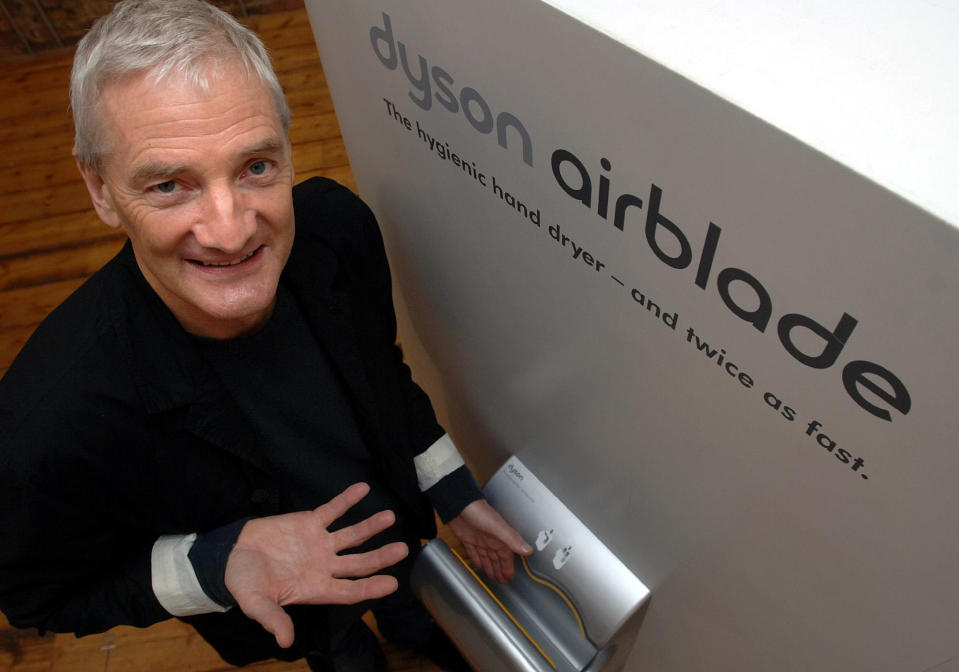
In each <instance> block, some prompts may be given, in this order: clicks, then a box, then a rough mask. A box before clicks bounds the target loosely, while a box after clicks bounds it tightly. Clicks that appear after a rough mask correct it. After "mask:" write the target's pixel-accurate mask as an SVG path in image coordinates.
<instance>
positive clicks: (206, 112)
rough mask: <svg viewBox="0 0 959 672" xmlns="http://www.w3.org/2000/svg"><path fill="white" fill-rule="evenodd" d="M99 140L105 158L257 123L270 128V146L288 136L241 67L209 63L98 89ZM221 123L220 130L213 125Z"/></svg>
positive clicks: (139, 75)
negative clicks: (138, 147)
mask: <svg viewBox="0 0 959 672" xmlns="http://www.w3.org/2000/svg"><path fill="white" fill-rule="evenodd" d="M98 107H99V110H98V112H99V114H98V115H97V116H98V119H99V120H100V129H99V130H100V139H101V145H100V146H101V147H102V148H103V150H104V151H103V155H104V159H105V160H106V161H107V162H109V160H110V157H111V155H115V154H117V153H118V152H122V151H123V150H124V149H127V147H126V146H125V145H123V144H121V143H129V142H131V141H134V142H137V143H138V144H139V145H144V144H148V143H150V142H151V140H152V139H155V140H157V141H158V140H159V139H160V138H162V137H164V136H170V135H174V136H179V137H189V136H190V135H191V134H196V135H197V136H198V137H199V136H201V135H205V134H209V133H210V132H211V129H215V130H217V129H218V131H219V132H220V133H222V137H223V139H224V141H226V140H228V139H229V138H230V136H231V131H233V132H236V133H240V132H243V131H244V130H248V129H249V120H250V119H251V118H255V119H256V120H257V122H258V124H259V126H261V127H269V128H270V135H271V136H272V139H273V140H274V141H281V142H286V141H287V140H286V131H285V128H284V127H283V124H282V121H281V118H280V114H279V112H278V111H277V110H276V106H275V105H274V104H273V101H272V97H271V95H270V93H269V90H268V89H267V87H266V86H265V85H264V84H263V83H262V82H261V81H260V80H259V79H258V78H257V77H256V75H255V74H251V73H250V72H248V71H247V70H246V69H245V68H243V66H242V64H241V63H237V62H229V61H222V60H216V59H211V60H210V61H209V62H208V63H206V64H205V67H203V68H202V69H197V70H196V71H193V72H183V71H178V70H173V71H158V70H156V69H152V70H146V71H140V72H134V73H128V74H127V75H124V76H123V77H119V78H115V79H114V80H112V81H110V82H109V83H107V84H106V85H105V86H103V87H102V88H101V92H100V96H99V99H98ZM218 122H219V126H217V123H218Z"/></svg>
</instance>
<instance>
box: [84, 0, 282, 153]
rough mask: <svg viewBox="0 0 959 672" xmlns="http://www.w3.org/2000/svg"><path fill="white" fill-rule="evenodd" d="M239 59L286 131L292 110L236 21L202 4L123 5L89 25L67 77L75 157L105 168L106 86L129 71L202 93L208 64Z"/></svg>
mask: <svg viewBox="0 0 959 672" xmlns="http://www.w3.org/2000/svg"><path fill="white" fill-rule="evenodd" d="M232 59H235V60H238V61H240V62H241V63H242V64H243V66H244V68H245V69H246V72H247V74H248V75H250V76H256V77H257V78H259V80H260V81H261V82H262V83H263V85H264V86H265V87H266V89H267V91H268V92H269V93H270V96H271V97H272V99H273V104H274V107H275V108H276V111H277V114H278V115H279V118H280V122H281V123H282V124H283V129H284V131H289V128H290V108H289V106H288V105H287V102H286V98H285V96H284V95H283V88H282V87H281V86H280V82H279V80H278V79H277V77H276V73H275V72H274V71H273V66H272V65H271V64H270V57H269V55H268V54H267V51H266V47H264V46H263V43H262V42H261V41H260V38H258V37H257V36H256V35H255V34H254V33H253V32H252V31H250V30H249V29H247V28H244V27H243V26H242V25H240V24H239V23H238V22H237V21H236V19H234V18H233V17H232V16H230V15H229V14H227V13H226V12H223V11H221V10H219V9H217V8H216V7H213V6H211V5H209V4H207V3H206V2H203V1H202V0H123V1H122V2H119V3H117V4H116V5H115V6H114V8H113V10H112V11H111V12H110V13H109V14H107V15H106V16H103V17H101V18H100V19H98V20H97V21H96V23H94V24H93V27H92V28H91V29H90V32H88V33H87V34H86V35H85V36H84V37H83V39H82V40H80V43H79V44H78V45H77V51H76V55H75V56H74V59H73V72H72V73H71V75H70V104H71V107H72V109H73V123H74V127H75V128H76V139H75V141H74V154H75V155H76V157H77V160H78V161H79V162H80V163H82V164H83V165H86V166H91V167H97V168H99V167H102V166H101V161H102V159H103V155H104V153H105V152H106V151H107V150H106V148H105V146H104V142H105V138H104V133H103V130H104V129H102V128H101V125H100V123H99V122H100V121H101V119H100V114H99V112H100V110H99V100H100V94H101V92H102V91H103V89H104V87H106V86H107V85H108V84H110V83H111V82H113V81H116V80H118V79H120V78H122V77H124V76H127V75H131V74H134V73H147V74H148V75H149V76H150V77H152V78H153V79H155V80H156V81H160V80H162V79H164V78H165V77H168V76H170V75H171V74H177V75H179V76H182V77H183V78H184V79H185V80H186V81H187V82H189V83H191V84H194V85H196V86H199V87H201V88H202V89H207V88H208V87H209V84H210V77H215V76H216V75H215V72H213V71H212V70H211V62H214V63H215V62H224V61H228V60H232Z"/></svg>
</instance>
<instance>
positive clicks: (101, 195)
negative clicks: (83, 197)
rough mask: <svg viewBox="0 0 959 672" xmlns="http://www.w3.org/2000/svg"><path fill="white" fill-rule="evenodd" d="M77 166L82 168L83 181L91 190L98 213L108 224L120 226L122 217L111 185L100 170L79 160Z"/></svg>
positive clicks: (116, 227) (115, 227) (113, 226)
mask: <svg viewBox="0 0 959 672" xmlns="http://www.w3.org/2000/svg"><path fill="white" fill-rule="evenodd" d="M77 168H79V169H80V174H81V175H82V176H83V181H84V182H85V183H86V185H87V191H88V192H90V200H92V201H93V208H94V209H95V210H96V211H97V215H99V217H100V219H102V220H103V222H104V224H106V225H107V226H109V227H112V228H114V229H118V228H120V218H119V216H118V213H117V211H116V208H115V207H114V205H113V198H112V197H111V195H110V191H109V187H107V185H106V182H104V181H103V177H102V176H101V174H100V170H98V169H97V168H94V167H92V166H88V165H86V164H84V163H82V162H80V161H77Z"/></svg>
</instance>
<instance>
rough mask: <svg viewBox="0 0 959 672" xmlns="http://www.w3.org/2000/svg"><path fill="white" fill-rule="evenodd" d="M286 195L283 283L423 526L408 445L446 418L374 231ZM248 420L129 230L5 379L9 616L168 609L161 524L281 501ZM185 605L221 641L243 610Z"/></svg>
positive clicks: (193, 524)
mask: <svg viewBox="0 0 959 672" xmlns="http://www.w3.org/2000/svg"><path fill="white" fill-rule="evenodd" d="M294 205H295V212H296V237H295V242H294V245H293V251H292V253H291V256H290V260H289V262H288V264H287V266H286V268H285V269H284V272H283V281H284V282H286V283H287V284H288V286H289V287H290V288H291V289H292V290H293V294H294V296H295V298H296V299H297V301H298V302H299V303H300V305H301V306H302V307H303V309H304V312H305V314H306V316H307V319H308V321H309V322H310V325H311V327H312V329H313V330H314V332H315V334H316V336H317V338H318V340H319V341H320V343H321V344H322V345H323V346H324V347H325V348H326V350H327V352H328V354H329V355H330V358H331V360H332V361H333V363H334V367H335V369H336V370H337V372H338V373H339V374H340V376H341V378H342V379H343V380H344V381H346V384H347V386H348V388H349V392H350V396H351V399H352V402H353V404H354V407H355V408H356V410H357V415H358V417H359V419H360V427H361V431H362V432H363V434H364V439H365V441H366V444H367V446H368V448H369V449H370V451H371V452H372V453H373V455H374V456H375V458H376V461H377V464H378V465H379V467H380V468H381V476H382V478H383V479H384V480H385V482H387V483H389V485H390V487H391V488H392V489H393V490H394V492H395V495H396V496H397V497H398V499H399V500H400V501H402V502H404V503H405V504H406V506H407V507H408V509H409V512H408V513H409V515H410V516H411V518H412V520H413V521H414V525H415V527H416V530H415V531H416V532H417V533H418V534H419V536H421V537H428V536H432V535H433V534H435V525H434V522H433V516H432V509H431V508H430V506H429V505H428V503H427V501H426V499H425V498H424V497H423V495H422V494H421V493H420V492H419V489H418V486H417V482H416V474H415V469H414V466H413V462H412V457H413V456H414V455H416V454H418V453H420V452H422V451H423V450H425V449H426V448H428V447H429V446H430V445H431V444H432V443H433V442H434V441H436V440H437V439H438V438H439V437H441V436H442V434H443V430H442V428H440V426H439V425H438V424H437V422H436V419H435V417H434V414H433V410H432V408H431V406H430V402H429V400H428V399H427V397H426V395H425V394H424V393H423V392H422V390H420V388H419V387H418V386H417V385H416V384H415V383H414V382H413V381H412V380H411V377H410V371H409V369H408V368H407V367H406V366H405V364H403V362H402V356H401V353H400V351H399V348H398V347H397V346H396V344H395V338H396V325H395V317H394V312H393V304H392V296H391V283H390V275H389V269H388V266H387V262H386V256H385V252H384V249H383V243H382V239H381V237H380V233H379V229H378V228H377V225H376V222H375V220H374V218H373V215H372V213H371V212H370V211H369V210H368V209H367V208H366V206H365V205H363V204H362V202H360V201H359V199H357V198H356V197H355V196H354V195H353V194H352V193H351V192H349V191H348V190H347V189H345V188H343V187H341V186H339V185H337V184H335V183H334V182H331V181H329V180H323V179H314V180H309V181H307V182H305V183H303V184H301V185H299V186H297V187H296V188H295V189H294ZM252 435H253V433H252V432H251V431H250V428H249V427H248V426H246V424H245V422H244V421H243V420H242V416H241V414H240V413H239V411H238V410H237V409H236V407H235V405H234V403H233V401H232V400H231V398H230V396H229V394H228V393H227V391H226V390H225V389H224V388H223V386H222V384H221V383H220V382H219V380H218V379H217V378H216V376H215V375H214V374H213V372H212V371H211V369H210V368H209V366H208V365H207V364H206V363H205V362H204V361H203V359H202V358H201V357H200V356H199V353H198V352H197V348H196V346H195V344H194V342H193V341H192V340H191V338H190V337H189V336H188V335H187V334H186V333H185V332H184V331H183V329H182V328H181V327H180V325H179V324H178V322H177V321H176V319H175V318H174V317H173V315H172V314H171V313H170V311H169V310H168V309H167V308H166V306H165V305H164V304H163V303H162V302H161V301H160V299H159V298H158V297H157V295H156V294H155V293H154V292H153V291H152V289H151V288H150V287H149V285H148V284H147V283H146V281H145V280H144V278H143V276H142V274H141V273H140V271H139V269H138V267H137V264H136V261H135V259H134V257H133V253H132V250H131V248H130V245H129V243H128V244H127V245H126V246H125V247H124V249H123V250H122V251H121V252H120V253H119V254H118V255H117V256H116V257H115V258H114V259H113V260H111V261H110V262H109V263H108V264H107V265H106V266H105V267H104V268H102V269H101V270H100V271H98V272H97V273H96V274H95V275H93V276H92V277H91V278H90V279H89V280H88V281H87V282H86V283H85V284H84V285H83V286H82V287H80V288H79V289H78V290H77V292H76V293H75V294H73V295H72V296H71V297H70V298H69V299H68V300H67V301H66V302H65V303H64V304H63V305H61V306H60V307H59V308H57V309H56V310H55V311H54V312H53V313H52V314H51V315H50V316H49V318H48V319H47V320H46V321H45V322H44V323H43V324H42V325H41V326H40V327H39V328H38V329H37V331H36V333H35V334H34V336H33V337H32V338H31V339H30V341H29V342H28V343H27V345H26V346H25V347H24V349H23V351H22V353H21V354H20V356H19V357H18V358H17V360H16V361H15V363H14V364H13V366H11V368H10V369H9V371H8V372H7V374H6V376H5V377H4V379H3V380H2V381H0V610H2V611H3V613H4V614H6V616H7V618H8V619H9V620H10V622H11V623H13V624H14V625H17V626H20V627H27V626H34V627H39V628H41V629H44V630H53V631H60V632H64V631H66V632H75V633H77V634H79V635H82V634H86V633H90V632H99V631H102V630H105V629H108V628H110V627H113V626H115V625H118V624H129V625H136V626H146V625H149V624H151V623H153V622H156V621H159V620H162V619H165V618H169V614H168V613H166V611H165V610H164V609H163V608H162V607H161V606H160V604H159V603H158V602H157V600H156V598H155V596H154V594H153V591H152V588H151V583H150V552H151V549H152V545H153V543H154V541H155V540H156V539H157V537H158V536H160V535H162V534H186V533H190V532H202V531H206V530H210V529H214V528H217V527H220V526H222V525H225V524H228V523H230V522H232V521H235V520H238V519H240V518H244V517H248V516H262V515H271V514H276V513H282V512H285V511H286V510H288V509H287V506H286V504H285V502H284V495H283V484H282V483H277V482H273V481H271V479H270V477H269V476H268V475H267V473H266V472H265V470H264V469H262V468H261V464H260V459H259V457H258V455H257V451H256V446H255V445H254V442H253V440H252ZM187 620H191V622H195V624H197V627H198V628H199V629H200V630H201V632H202V633H203V634H204V636H206V637H207V638H208V639H211V641H214V644H216V642H215V640H216V638H217V631H219V630H227V629H234V630H235V629H236V628H237V627H238V625H237V623H238V622H239V621H241V620H244V617H243V616H242V614H241V613H240V612H239V610H238V609H233V610H232V611H231V612H228V614H227V615H220V614H216V615H208V616H201V617H197V618H195V619H187ZM249 623H252V622H248V624H249ZM253 625H255V624H253ZM258 628H259V626H256V628H254V629H252V630H251V632H255V631H256V630H257V629H258ZM261 634H265V633H262V631H261ZM267 639H269V638H267ZM221 653H225V654H226V655H225V657H226V658H227V659H228V660H230V659H231V658H230V655H229V652H228V651H227V652H224V651H222V650H221ZM233 658H234V660H236V661H238V662H242V656H241V657H240V658H237V657H236V656H233Z"/></svg>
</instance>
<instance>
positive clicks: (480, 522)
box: [449, 499, 533, 583]
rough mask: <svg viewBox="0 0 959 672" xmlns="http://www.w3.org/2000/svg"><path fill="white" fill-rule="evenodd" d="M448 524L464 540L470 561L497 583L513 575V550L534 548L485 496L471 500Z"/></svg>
mask: <svg viewBox="0 0 959 672" xmlns="http://www.w3.org/2000/svg"><path fill="white" fill-rule="evenodd" d="M449 526H450V529H451V530H453V533H454V534H455V535H456V536H457V537H458V538H459V540H460V541H461V542H463V546H464V547H466V552H467V554H468V555H469V557H470V561H471V562H472V563H473V565H474V566H476V567H477V568H479V569H481V570H482V571H483V573H484V574H486V575H487V576H489V577H491V578H493V579H495V580H497V581H499V582H500V583H506V582H507V581H509V580H510V579H512V578H513V574H514V570H513V554H514V553H515V554H519V555H530V554H531V553H532V552H533V547H532V546H530V545H529V544H527V543H526V542H525V541H523V538H522V537H521V536H520V535H519V533H518V532H517V531H516V530H514V529H513V528H512V527H511V526H510V524H509V523H507V522H506V521H505V520H503V517H502V516H501V515H499V514H498V513H497V512H496V511H495V510H494V509H493V507H492V506H490V505H489V503H488V502H487V501H486V500H485V499H478V500H476V501H475V502H472V503H470V504H469V505H468V506H467V507H466V508H465V509H463V511H462V512H461V513H460V515H458V516H457V517H456V518H454V519H453V520H451V521H450V523H449Z"/></svg>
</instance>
